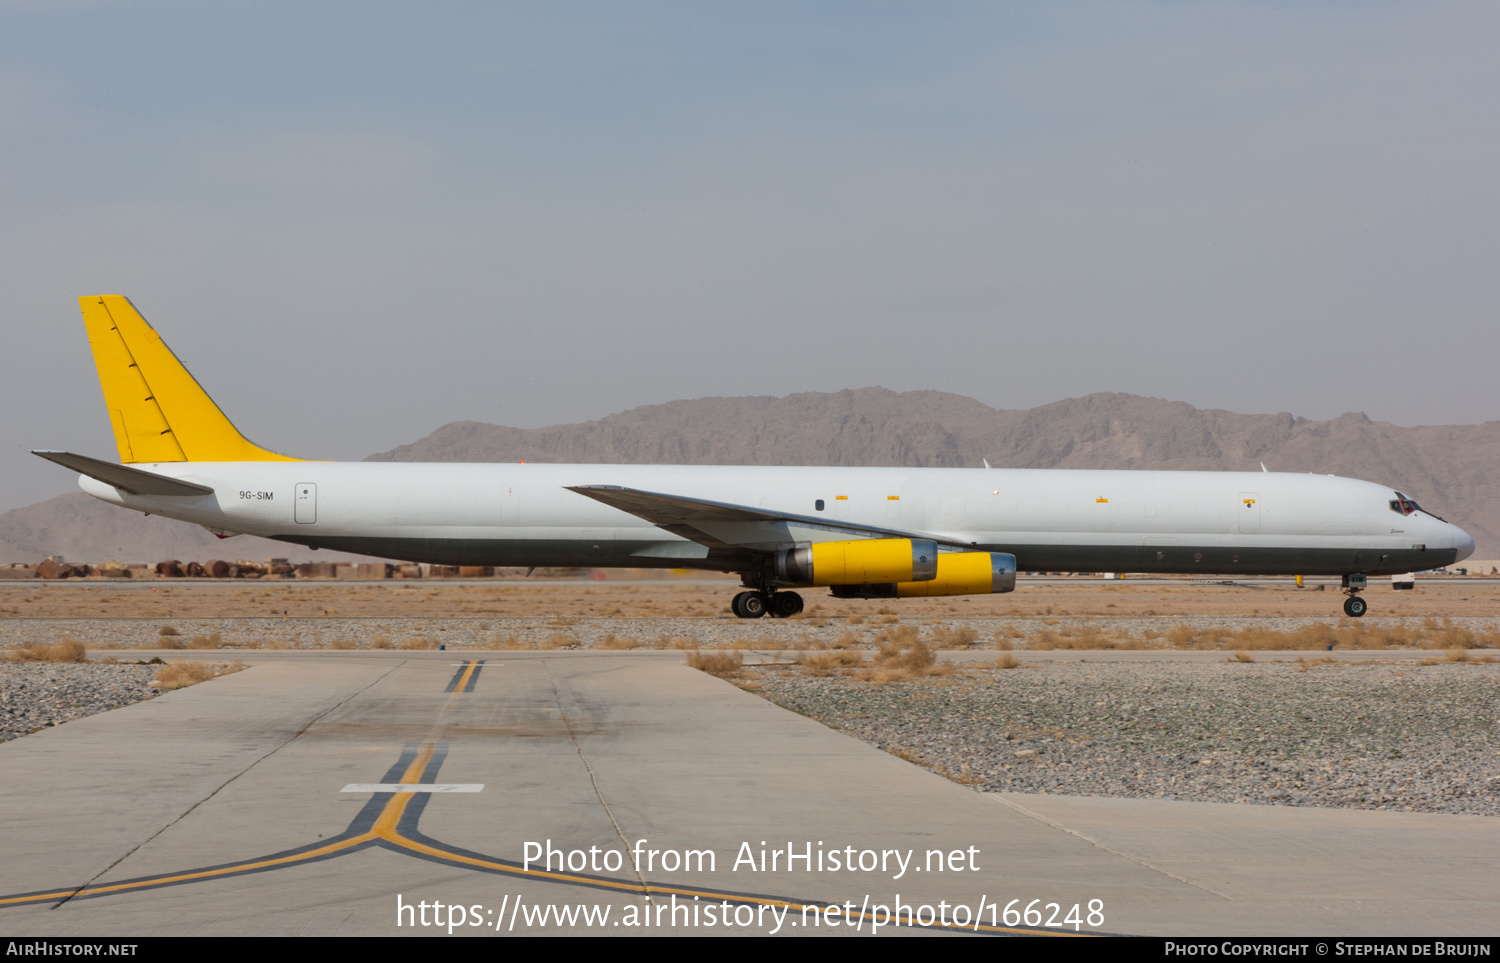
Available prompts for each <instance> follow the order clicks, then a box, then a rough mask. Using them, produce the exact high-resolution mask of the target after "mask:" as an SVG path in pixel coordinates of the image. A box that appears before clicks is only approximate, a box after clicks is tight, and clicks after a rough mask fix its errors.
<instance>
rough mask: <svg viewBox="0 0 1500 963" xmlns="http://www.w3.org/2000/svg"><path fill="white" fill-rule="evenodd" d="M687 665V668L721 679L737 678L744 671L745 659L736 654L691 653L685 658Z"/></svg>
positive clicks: (720, 652) (718, 652)
mask: <svg viewBox="0 0 1500 963" xmlns="http://www.w3.org/2000/svg"><path fill="white" fill-rule="evenodd" d="M687 664H688V668H691V669H697V670H698V671H700V672H707V673H708V674H709V675H716V676H718V677H719V678H721V679H734V678H738V677H739V676H740V675H742V674H743V673H744V671H745V657H744V656H743V655H741V654H740V653H738V652H722V651H716V652H702V651H698V652H692V653H690V654H689V655H688V657H687Z"/></svg>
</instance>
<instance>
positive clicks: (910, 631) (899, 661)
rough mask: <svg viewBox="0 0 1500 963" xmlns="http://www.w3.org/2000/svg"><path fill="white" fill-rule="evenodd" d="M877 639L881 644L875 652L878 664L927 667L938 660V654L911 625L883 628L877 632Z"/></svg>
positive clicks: (917, 667)
mask: <svg viewBox="0 0 1500 963" xmlns="http://www.w3.org/2000/svg"><path fill="white" fill-rule="evenodd" d="M875 641H876V643H877V644H878V645H879V646H880V648H879V649H878V650H876V652H875V664H876V665H883V666H891V667H902V668H908V669H925V668H927V667H928V666H930V665H932V664H933V663H934V662H936V661H937V654H936V653H934V652H933V651H932V649H931V648H930V647H929V646H928V645H927V643H925V642H923V641H922V636H921V635H920V634H919V633H918V632H917V630H916V628H915V627H913V626H910V625H898V626H894V627H892V628H888V629H881V630H880V631H879V632H877V633H875Z"/></svg>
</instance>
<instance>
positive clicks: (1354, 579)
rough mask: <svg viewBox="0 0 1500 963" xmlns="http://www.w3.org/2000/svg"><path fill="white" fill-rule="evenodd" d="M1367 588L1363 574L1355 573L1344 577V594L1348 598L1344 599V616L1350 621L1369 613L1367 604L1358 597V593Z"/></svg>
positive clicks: (1367, 584)
mask: <svg viewBox="0 0 1500 963" xmlns="http://www.w3.org/2000/svg"><path fill="white" fill-rule="evenodd" d="M1368 587H1369V583H1368V581H1367V580H1366V579H1365V577H1364V575H1363V574H1360V573H1355V574H1353V575H1345V576H1344V594H1345V595H1347V596H1349V597H1348V598H1346V599H1344V614H1345V615H1347V616H1349V617H1350V618H1351V619H1357V618H1359V617H1360V616H1362V615H1364V614H1365V612H1367V611H1369V608H1370V606H1369V603H1368V602H1366V601H1365V600H1364V599H1362V598H1360V597H1359V593H1360V592H1363V591H1364V590H1365V589H1366V588H1368Z"/></svg>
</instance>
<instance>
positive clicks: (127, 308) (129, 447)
mask: <svg viewBox="0 0 1500 963" xmlns="http://www.w3.org/2000/svg"><path fill="white" fill-rule="evenodd" d="M78 304H79V306H80V307H81V308H83V324H84V327H85V328H87V329H88V335H89V346H90V347H91V348H93V350H94V363H95V364H96V365H98V367H99V383H100V385H101V386H102V387H103V388H104V404H105V407H107V408H108V409H109V420H110V424H111V425H113V426H114V429H115V444H116V445H117V446H118V447H119V449H120V461H121V462H122V463H124V464H131V463H134V462H162V461H297V460H298V459H296V458H292V457H290V456H288V455H280V454H277V453H276V452H274V451H267V450H266V449H264V448H261V447H259V446H258V445H254V444H251V443H250V442H249V441H247V440H246V439H245V436H244V435H242V434H240V433H239V431H238V430H236V429H235V427H234V425H232V424H230V422H229V419H228V418H226V417H224V412H222V411H220V410H219V406H218V405H216V404H214V401H213V399H212V398H210V397H209V396H208V393H207V392H205V391H204V390H203V389H202V387H200V386H199V385H198V382H197V381H196V380H194V379H193V376H192V375H190V374H188V370H187V369H186V368H184V367H183V366H182V362H181V361H178V360H177V356H176V355H175V354H173V353H172V349H171V348H168V347H167V345H166V342H164V341H162V339H161V336H160V335H158V334H157V333H156V331H155V330H154V329H152V327H151V325H149V324H147V323H146V319H145V318H143V317H141V315H140V312H139V311H137V310H136V309H135V305H133V304H131V303H130V299H129V298H125V297H121V296H120V295H118V294H105V295H91V296H89V297H85V298H79V299H78Z"/></svg>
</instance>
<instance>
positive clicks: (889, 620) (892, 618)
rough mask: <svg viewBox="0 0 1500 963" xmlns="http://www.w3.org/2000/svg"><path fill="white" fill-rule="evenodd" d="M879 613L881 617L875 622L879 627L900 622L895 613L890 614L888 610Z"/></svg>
mask: <svg viewBox="0 0 1500 963" xmlns="http://www.w3.org/2000/svg"><path fill="white" fill-rule="evenodd" d="M879 611H880V613H881V616H880V618H879V619H877V620H876V621H877V622H878V623H879V624H880V625H895V624H896V623H897V622H900V621H901V619H900V618H899V617H898V616H897V615H896V613H895V612H892V611H891V610H890V609H880V610H879Z"/></svg>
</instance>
